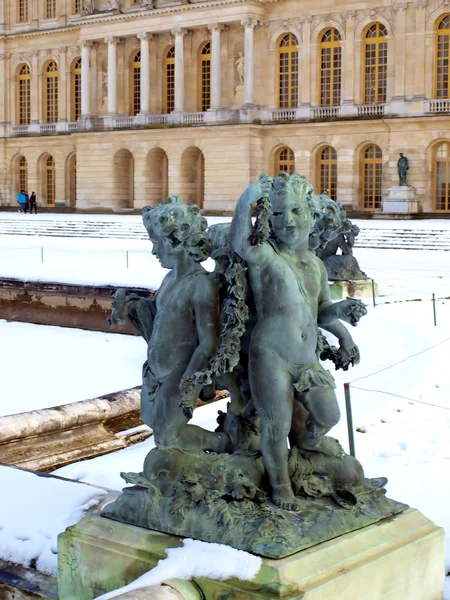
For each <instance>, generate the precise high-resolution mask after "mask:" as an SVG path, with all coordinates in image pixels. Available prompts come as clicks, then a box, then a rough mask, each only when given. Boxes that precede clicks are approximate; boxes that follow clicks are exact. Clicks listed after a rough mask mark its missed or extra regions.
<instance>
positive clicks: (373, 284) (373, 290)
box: [372, 279, 376, 306]
mask: <svg viewBox="0 0 450 600" xmlns="http://www.w3.org/2000/svg"><path fill="white" fill-rule="evenodd" d="M372 300H373V305H374V306H376V303H375V283H374V281H373V279H372Z"/></svg>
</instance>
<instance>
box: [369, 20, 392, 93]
mask: <svg viewBox="0 0 450 600" xmlns="http://www.w3.org/2000/svg"><path fill="white" fill-rule="evenodd" d="M386 36H387V31H386V27H385V26H384V25H382V24H381V23H374V24H373V25H371V26H370V27H369V29H368V30H367V33H366V39H365V41H364V104H382V103H383V102H386V89H387V40H386Z"/></svg>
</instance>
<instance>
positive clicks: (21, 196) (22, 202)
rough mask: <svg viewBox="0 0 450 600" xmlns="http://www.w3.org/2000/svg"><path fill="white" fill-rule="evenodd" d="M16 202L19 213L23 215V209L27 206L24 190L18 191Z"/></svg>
mask: <svg viewBox="0 0 450 600" xmlns="http://www.w3.org/2000/svg"><path fill="white" fill-rule="evenodd" d="M17 202H18V203H19V212H21V213H25V207H26V205H27V197H26V195H25V191H24V190H20V192H19V193H18V194H17Z"/></svg>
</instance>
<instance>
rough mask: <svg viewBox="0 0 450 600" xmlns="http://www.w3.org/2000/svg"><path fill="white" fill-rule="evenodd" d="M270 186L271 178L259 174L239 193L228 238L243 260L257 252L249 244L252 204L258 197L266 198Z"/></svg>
mask: <svg viewBox="0 0 450 600" xmlns="http://www.w3.org/2000/svg"><path fill="white" fill-rule="evenodd" d="M271 188H272V179H271V177H268V176H267V175H261V177H260V178H259V179H258V181H255V183H252V184H251V185H249V186H248V188H247V189H246V190H245V191H244V192H243V193H242V194H241V197H240V198H239V200H238V203H237V206H236V210H235V211H234V215H233V220H232V222H231V229H230V240H231V245H232V247H233V250H234V251H235V252H236V253H237V254H239V256H240V257H241V258H243V259H244V260H246V261H248V262H251V259H252V256H253V255H254V254H255V251H256V252H257V249H256V247H255V246H252V245H251V244H250V236H251V234H252V204H253V203H254V202H257V201H258V200H259V199H260V198H267V197H268V196H269V194H270V190H271Z"/></svg>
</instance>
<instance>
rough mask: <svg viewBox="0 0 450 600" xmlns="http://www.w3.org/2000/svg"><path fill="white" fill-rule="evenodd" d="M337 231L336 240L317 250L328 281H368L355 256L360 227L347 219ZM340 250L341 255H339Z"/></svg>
mask: <svg viewBox="0 0 450 600" xmlns="http://www.w3.org/2000/svg"><path fill="white" fill-rule="evenodd" d="M336 231H337V234H338V235H337V236H336V237H335V238H334V239H331V240H330V241H328V242H327V243H326V244H325V245H324V246H322V247H319V248H317V249H316V255H317V256H318V257H319V258H320V259H321V260H322V261H323V263H324V265H325V268H326V270H327V273H328V281H361V280H364V279H368V277H367V275H366V274H365V273H364V272H363V271H361V268H360V266H359V264H358V261H357V260H356V258H355V257H354V256H353V246H354V245H355V238H356V237H357V235H358V234H359V227H358V226H357V225H355V224H354V223H352V222H351V221H349V219H345V220H344V221H343V223H342V225H341V226H340V228H338V229H337V230H336ZM339 250H340V251H341V254H338V251H339Z"/></svg>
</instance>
